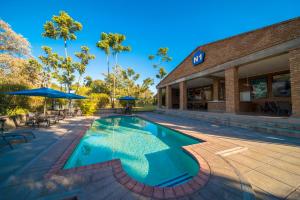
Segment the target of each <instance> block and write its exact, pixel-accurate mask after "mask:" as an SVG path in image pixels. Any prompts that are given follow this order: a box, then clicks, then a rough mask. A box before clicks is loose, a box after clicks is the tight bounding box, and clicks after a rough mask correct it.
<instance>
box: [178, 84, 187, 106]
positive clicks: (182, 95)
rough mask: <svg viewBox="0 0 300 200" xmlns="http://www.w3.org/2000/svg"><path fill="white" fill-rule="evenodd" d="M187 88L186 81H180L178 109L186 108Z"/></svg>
mask: <svg viewBox="0 0 300 200" xmlns="http://www.w3.org/2000/svg"><path fill="white" fill-rule="evenodd" d="M186 104H187V89H186V82H185V81H182V82H180V83H179V109H180V110H186V107H187V105H186Z"/></svg>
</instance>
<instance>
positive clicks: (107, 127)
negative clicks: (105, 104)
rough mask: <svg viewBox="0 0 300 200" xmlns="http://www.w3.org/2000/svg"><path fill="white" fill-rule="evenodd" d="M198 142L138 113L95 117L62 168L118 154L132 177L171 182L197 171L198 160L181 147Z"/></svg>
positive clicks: (153, 183)
mask: <svg viewBox="0 0 300 200" xmlns="http://www.w3.org/2000/svg"><path fill="white" fill-rule="evenodd" d="M199 142H200V141H199V140H196V139H194V138H191V137H188V136H186V135H184V134H182V133H180V132H177V131H174V130H171V129H169V128H167V127H165V126H162V125H159V124H156V123H153V122H150V121H148V120H145V119H143V118H140V117H137V116H114V117H106V118H101V119H98V120H95V121H94V123H93V124H92V126H91V127H90V129H89V130H88V131H87V132H86V134H85V135H84V136H83V137H82V139H81V140H80V142H79V144H78V145H77V147H76V148H75V150H74V152H73V153H72V154H71V156H70V157H69V159H68V161H67V162H66V164H65V166H64V169H69V168H73V167H79V166H85V165H89V164H95V163H100V162H105V161H109V160H112V159H117V158H118V159H120V160H121V163H122V166H123V168H124V170H125V171H126V172H127V173H128V175H129V176H131V177H132V178H134V179H135V180H137V181H139V182H142V183H144V184H147V185H151V186H174V185H175V184H181V183H183V182H184V181H186V180H187V177H189V178H191V177H193V176H195V175H196V174H197V173H198V170H199V166H198V163H197V162H196V161H195V160H194V159H193V158H192V157H191V156H190V155H188V154H187V153H186V152H185V151H184V150H183V149H182V148H181V147H182V146H186V145H191V144H196V143H199ZM183 175H184V176H183ZM178 177H179V178H178ZM181 180H182V182H180V181H181Z"/></svg>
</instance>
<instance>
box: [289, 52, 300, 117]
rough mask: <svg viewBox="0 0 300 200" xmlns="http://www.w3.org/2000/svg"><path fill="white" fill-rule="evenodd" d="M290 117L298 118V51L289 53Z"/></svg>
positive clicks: (299, 62) (299, 111)
mask: <svg viewBox="0 0 300 200" xmlns="http://www.w3.org/2000/svg"><path fill="white" fill-rule="evenodd" d="M289 65H290V77H291V99H292V116H293V117H300V49H295V50H292V51H290V52H289Z"/></svg>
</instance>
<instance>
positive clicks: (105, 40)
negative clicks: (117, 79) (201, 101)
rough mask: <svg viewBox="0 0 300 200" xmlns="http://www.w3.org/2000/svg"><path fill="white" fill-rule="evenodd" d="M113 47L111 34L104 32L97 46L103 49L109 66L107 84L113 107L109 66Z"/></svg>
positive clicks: (108, 68)
mask: <svg viewBox="0 0 300 200" xmlns="http://www.w3.org/2000/svg"><path fill="white" fill-rule="evenodd" d="M111 45H112V40H111V34H109V33H104V32H102V33H101V35H100V40H99V41H98V42H97V43H96V46H97V47H98V48H99V49H101V50H102V51H103V52H104V53H105V55H106V64H107V82H106V85H107V87H108V90H109V98H110V102H111V104H112V107H113V98H112V92H111V88H109V86H110V85H111V84H110V82H109V81H110V78H109V77H110V66H109V56H110V54H111Z"/></svg>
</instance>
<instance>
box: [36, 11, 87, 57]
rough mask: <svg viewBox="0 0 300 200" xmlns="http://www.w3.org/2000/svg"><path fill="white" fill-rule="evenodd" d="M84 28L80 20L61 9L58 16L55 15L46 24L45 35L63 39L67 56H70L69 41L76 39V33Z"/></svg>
mask: <svg viewBox="0 0 300 200" xmlns="http://www.w3.org/2000/svg"><path fill="white" fill-rule="evenodd" d="M80 30H82V25H81V23H80V22H77V21H75V20H74V19H73V18H72V17H71V16H70V15H69V14H68V13H66V12H65V11H61V12H60V13H59V15H58V16H56V15H54V16H53V17H52V21H47V22H46V23H45V24H44V32H43V34H42V35H43V36H44V37H48V38H52V39H55V40H56V39H63V40H64V48H65V58H67V57H68V52H67V41H68V40H76V39H77V37H76V35H75V33H76V32H77V31H80Z"/></svg>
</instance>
